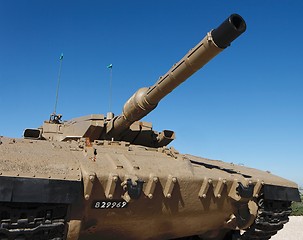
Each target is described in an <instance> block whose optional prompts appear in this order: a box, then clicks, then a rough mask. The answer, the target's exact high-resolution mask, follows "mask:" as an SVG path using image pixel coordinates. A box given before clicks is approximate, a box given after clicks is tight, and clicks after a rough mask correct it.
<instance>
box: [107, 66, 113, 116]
mask: <svg viewBox="0 0 303 240" xmlns="http://www.w3.org/2000/svg"><path fill="white" fill-rule="evenodd" d="M107 68H108V69H109V70H110V76H109V103H108V105H109V112H111V111H112V81H113V64H109V65H108V66H107Z"/></svg>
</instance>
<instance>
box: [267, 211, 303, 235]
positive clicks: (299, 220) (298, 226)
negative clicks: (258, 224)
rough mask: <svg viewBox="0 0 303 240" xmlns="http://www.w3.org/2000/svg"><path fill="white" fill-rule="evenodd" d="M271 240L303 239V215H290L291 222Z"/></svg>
mask: <svg viewBox="0 0 303 240" xmlns="http://www.w3.org/2000/svg"><path fill="white" fill-rule="evenodd" d="M270 240H303V216H299V217H294V216H292V217H289V222H288V223H286V224H285V225H284V227H283V229H281V230H280V231H279V232H278V233H277V234H276V235H274V236H273V237H271V239H270Z"/></svg>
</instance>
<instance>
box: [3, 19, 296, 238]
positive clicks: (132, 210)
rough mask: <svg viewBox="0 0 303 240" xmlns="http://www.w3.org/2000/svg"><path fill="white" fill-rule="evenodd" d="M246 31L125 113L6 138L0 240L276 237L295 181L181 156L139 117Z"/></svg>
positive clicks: (223, 39) (231, 28) (209, 50)
mask: <svg viewBox="0 0 303 240" xmlns="http://www.w3.org/2000/svg"><path fill="white" fill-rule="evenodd" d="M245 30H246V23H245V21H244V20H243V18H242V17H241V16H239V15H237V14H232V15H231V16H229V17H228V18H227V20H225V21H224V22H223V23H222V24H221V25H220V26H219V27H218V28H216V29H214V30H212V31H210V32H209V33H207V34H206V36H205V37H204V38H203V39H202V40H201V41H200V42H199V43H198V44H197V45H196V46H195V47H194V48H193V49H191V50H190V51H189V52H188V53H187V54H186V55H185V56H184V57H183V58H182V59H181V60H180V61H179V62H178V63H176V64H174V65H173V67H172V68H171V69H170V70H169V71H168V72H167V73H166V74H164V75H163V76H162V77H160V78H159V80H158V81H156V83H155V84H154V85H153V86H151V87H148V88H142V89H139V90H138V91H137V92H136V93H135V94H134V95H133V96H132V97H131V98H130V99H129V100H128V101H127V102H126V103H125V105H124V107H123V110H122V113H121V114H120V115H117V116H114V114H113V113H108V114H107V115H106V116H104V115H103V114H91V115H89V116H83V117H78V118H74V119H72V120H69V121H62V120H61V118H62V116H61V115H58V114H52V115H51V117H50V119H48V120H47V121H44V123H43V125H42V126H41V127H39V128H37V129H26V130H25V131H24V138H22V139H15V138H7V137H1V140H0V162H1V170H0V218H1V219H0V221H1V224H0V240H4V239H7V240H11V239H18V240H21V239H22V240H28V239H34V240H36V239H37V240H38V239H39V240H40V239H43V240H44V239H47V240H50V239H51V240H63V239H68V240H77V239H86V240H90V239H160V240H161V239H203V240H211V239H217V240H223V239H224V240H228V239H230V240H240V239H263V240H264V239H270V237H271V236H272V235H274V234H276V233H277V231H279V230H280V229H282V228H283V225H284V224H285V223H287V221H288V216H289V214H290V213H291V209H290V204H291V202H292V201H300V197H299V191H298V186H297V184H296V183H294V182H291V181H288V180H286V179H283V178H281V177H278V176H275V175H272V174H270V173H269V172H264V171H260V170H257V169H253V168H249V167H244V166H239V165H235V164H232V163H225V162H223V161H218V160H210V159H207V158H202V157H196V156H192V155H190V154H182V153H179V152H178V151H177V150H176V149H174V148H173V147H172V146H171V145H169V146H168V144H170V143H171V141H172V140H174V138H175V133H174V132H173V131H170V130H164V131H162V132H157V131H154V130H153V129H152V125H151V124H150V123H147V122H143V121H141V119H142V118H143V117H144V116H146V115H147V114H148V113H150V112H151V111H152V110H154V109H155V108H156V106H157V104H158V103H159V102H160V100H161V99H162V98H164V97H165V96H166V95H167V94H169V93H170V92H171V91H172V90H173V89H175V88H176V87H177V86H179V85H180V84H181V83H182V82H184V81H185V80H186V79H188V78H189V77H190V76H191V75H192V74H193V73H195V72H196V71H198V70H199V69H200V68H202V67H203V66H204V65H205V64H206V63H207V62H209V61H210V60H211V59H212V58H213V57H215V56H216V55H217V54H218V53H220V52H221V51H223V50H224V49H225V48H227V47H228V46H229V45H230V44H231V42H232V41H233V40H234V39H236V38H237V37H238V36H240V35H241V34H242V33H243V32H244V31H245Z"/></svg>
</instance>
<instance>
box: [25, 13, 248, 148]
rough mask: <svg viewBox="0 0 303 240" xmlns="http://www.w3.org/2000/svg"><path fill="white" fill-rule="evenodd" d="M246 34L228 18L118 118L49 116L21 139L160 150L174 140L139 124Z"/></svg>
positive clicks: (238, 20)
mask: <svg viewBox="0 0 303 240" xmlns="http://www.w3.org/2000/svg"><path fill="white" fill-rule="evenodd" d="M245 30H246V23H245V21H244V20H243V18H242V17H241V16H240V15H238V14H232V15H230V16H229V17H228V18H227V19H226V20H225V21H224V22H223V23H222V24H221V25H220V26H219V27H218V28H216V29H214V30H212V31H210V32H208V33H207V34H206V36H205V37H204V38H203V39H202V40H201V41H200V42H199V43H198V44H197V45H196V46H195V47H194V48H193V49H191V50H190V51H189V52H188V53H187V54H186V55H185V56H184V57H183V58H182V59H181V60H180V61H179V62H178V63H176V64H174V65H173V67H172V68H171V69H170V70H169V71H168V72H167V73H166V74H164V75H163V76H161V77H160V78H159V80H158V81H157V82H156V83H155V84H154V85H153V86H151V87H149V88H141V89H139V90H138V91H137V92H136V93H135V94H134V95H133V96H132V97H131V98H130V99H129V100H128V101H127V102H126V103H125V105H124V107H123V110H122V114H121V115H119V116H116V117H114V115H113V113H109V114H107V116H106V117H105V116H104V115H102V114H92V115H89V116H84V117H80V118H75V119H72V120H70V121H68V122H62V121H61V117H62V116H61V115H54V114H52V115H51V117H50V120H49V121H45V122H44V124H43V126H42V127H41V128H40V129H26V130H25V132H24V137H25V138H36V139H41V138H42V139H49V140H56V141H68V140H71V139H73V140H75V139H80V138H88V139H89V141H95V140H117V141H126V142H129V143H131V144H135V145H143V146H147V147H156V148H157V147H163V146H166V145H168V144H169V143H170V142H171V141H172V140H174V138H175V133H174V132H173V131H171V130H163V131H162V132H160V133H159V132H156V131H154V130H153V129H152V125H151V124H150V123H147V122H139V120H140V119H142V118H143V117H144V116H146V115H147V114H148V113H149V112H151V111H152V110H153V109H155V108H156V106H157V104H158V103H159V102H160V101H161V99H162V98H164V97H165V96H166V95H168V94H169V93H170V92H171V91H172V90H174V89H175V88H176V87H177V86H179V85H180V84H181V83H182V82H184V81H185V80H187V79H188V78H189V77H190V76H191V75H192V74H194V73H195V72H196V71H198V70H199V69H200V68H202V67H203V66H204V65H205V64H206V63H208V62H209V61H210V60H211V59H212V58H213V57H215V56H216V55H217V54H218V53H220V52H221V51H223V50H224V49H225V48H227V47H228V46H229V45H230V43H231V42H232V41H233V40H234V39H236V38H237V37H238V36H240V35H241V34H242V33H243V32H244V31H245Z"/></svg>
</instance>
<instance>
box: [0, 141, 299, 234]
mask: <svg viewBox="0 0 303 240" xmlns="http://www.w3.org/2000/svg"><path fill="white" fill-rule="evenodd" d="M1 142H2V144H1V145H0V161H1V171H0V172H1V176H0V189H1V196H0V201H1V204H2V205H5V206H6V208H7V204H16V205H18V204H19V205H20V204H22V205H23V207H24V206H26V204H28V205H31V204H41V205H43V206H47V205H49V206H52V207H54V206H55V207H56V204H59V205H60V204H61V205H62V204H63V205H64V206H66V212H65V215H64V217H63V219H64V224H65V227H64V233H62V234H63V235H64V236H65V237H62V239H65V238H66V239H122V238H123V239H174V238H179V237H184V236H193V235H200V236H203V235H205V236H206V235H207V236H211V235H214V236H219V235H220V234H222V233H225V232H228V231H231V230H234V229H237V228H242V229H245V228H247V227H249V226H250V225H251V224H252V223H253V222H254V220H255V219H256V217H257V210H258V206H257V204H258V199H259V198H260V197H262V198H264V199H265V200H278V201H285V202H290V201H297V200H298V197H299V195H298V190H297V185H296V184H295V183H293V182H290V181H288V180H285V179H283V178H280V177H277V176H274V175H272V174H270V173H268V172H263V171H260V170H256V169H252V168H247V167H243V166H237V165H234V164H228V163H224V162H222V161H216V160H210V159H205V158H201V157H195V156H191V155H183V154H179V153H178V152H177V151H176V150H174V149H173V148H170V149H169V148H158V149H155V148H147V147H140V146H135V145H130V144H129V143H126V142H118V141H117V142H116V141H95V142H93V143H87V142H85V141H84V140H83V141H82V142H81V141H70V142H48V141H41V140H26V139H23V140H16V139H8V138H3V139H2V141H1ZM127 180H129V184H127ZM139 182H142V186H140V184H139ZM240 185H241V186H240ZM271 189H272V191H271ZM24 204H25V205H24ZM59 205H58V206H59ZM61 205H60V206H61ZM10 206H12V205H10ZM58 208H59V207H58ZM239 209H242V210H243V211H242V212H241V211H239ZM2 221H4V219H2ZM54 222H56V221H54ZM41 231H42V230H41ZM0 233H1V231H0ZM32 234H33V233H32ZM205 239H206V238H205ZM217 239H219V238H218V237H217Z"/></svg>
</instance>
